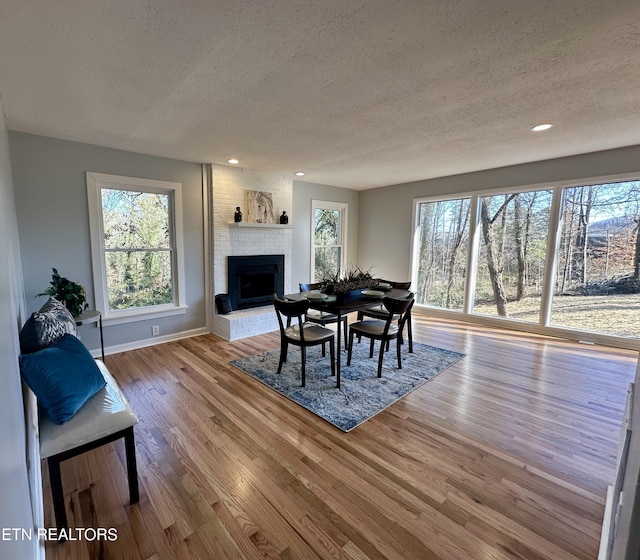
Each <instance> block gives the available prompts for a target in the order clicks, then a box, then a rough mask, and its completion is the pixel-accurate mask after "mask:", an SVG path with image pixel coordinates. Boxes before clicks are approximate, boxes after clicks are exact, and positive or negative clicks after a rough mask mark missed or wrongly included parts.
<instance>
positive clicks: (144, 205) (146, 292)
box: [102, 189, 174, 309]
mask: <svg viewBox="0 0 640 560" xmlns="http://www.w3.org/2000/svg"><path fill="white" fill-rule="evenodd" d="M102 207H103V223H104V244H105V252H106V254H105V264H106V272H107V290H108V297H109V307H110V308H111V309H131V308H139V307H149V306H153V305H162V304H167V303H172V302H173V301H174V298H173V249H172V239H171V225H170V212H171V200H170V196H169V195H167V194H156V193H146V192H138V191H128V190H116V189H102Z"/></svg>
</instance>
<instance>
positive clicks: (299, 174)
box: [296, 171, 304, 177]
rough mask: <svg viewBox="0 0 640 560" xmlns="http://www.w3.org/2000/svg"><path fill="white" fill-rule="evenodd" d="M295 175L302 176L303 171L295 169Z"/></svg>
mask: <svg viewBox="0 0 640 560" xmlns="http://www.w3.org/2000/svg"><path fill="white" fill-rule="evenodd" d="M296 175H297V176H298V177H302V176H303V175H304V172H303V171H296Z"/></svg>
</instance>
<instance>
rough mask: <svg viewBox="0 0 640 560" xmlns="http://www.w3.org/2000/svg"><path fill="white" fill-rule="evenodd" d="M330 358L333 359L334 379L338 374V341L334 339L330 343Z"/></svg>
mask: <svg viewBox="0 0 640 560" xmlns="http://www.w3.org/2000/svg"><path fill="white" fill-rule="evenodd" d="M345 340H346V339H345ZM329 356H330V357H331V376H332V377H333V376H335V374H336V341H335V339H333V338H332V339H331V341H330V342H329Z"/></svg>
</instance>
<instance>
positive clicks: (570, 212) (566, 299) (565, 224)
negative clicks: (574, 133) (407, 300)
mask: <svg viewBox="0 0 640 560" xmlns="http://www.w3.org/2000/svg"><path fill="white" fill-rule="evenodd" d="M639 223H640V181H625V182H621V183H605V184H599V185H587V186H581V187H571V188H566V189H564V205H563V210H562V225H561V228H560V240H559V244H558V245H559V247H558V257H557V266H556V271H555V278H554V286H553V293H554V295H553V305H552V309H551V323H552V324H554V325H559V326H563V327H570V328H583V327H585V326H587V327H589V328H591V329H592V330H598V331H599V332H603V333H609V334H616V335H623V336H636V337H637V336H638V335H639V334H640V319H639V317H640V313H639V312H640V231H639V229H638V224H639Z"/></svg>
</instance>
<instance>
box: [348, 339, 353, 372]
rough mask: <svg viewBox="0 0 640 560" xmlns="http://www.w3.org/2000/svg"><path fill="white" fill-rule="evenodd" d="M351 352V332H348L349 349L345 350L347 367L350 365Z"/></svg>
mask: <svg viewBox="0 0 640 560" xmlns="http://www.w3.org/2000/svg"><path fill="white" fill-rule="evenodd" d="M352 350H353V331H349V347H348V350H347V365H348V366H350V365H351V351H352Z"/></svg>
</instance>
